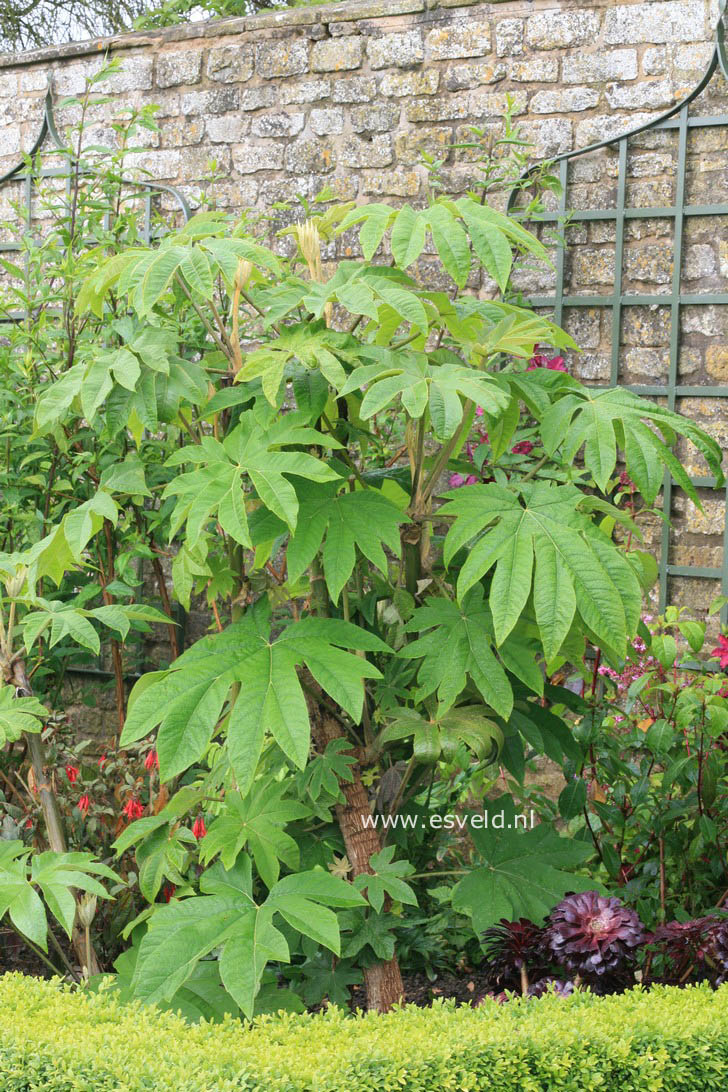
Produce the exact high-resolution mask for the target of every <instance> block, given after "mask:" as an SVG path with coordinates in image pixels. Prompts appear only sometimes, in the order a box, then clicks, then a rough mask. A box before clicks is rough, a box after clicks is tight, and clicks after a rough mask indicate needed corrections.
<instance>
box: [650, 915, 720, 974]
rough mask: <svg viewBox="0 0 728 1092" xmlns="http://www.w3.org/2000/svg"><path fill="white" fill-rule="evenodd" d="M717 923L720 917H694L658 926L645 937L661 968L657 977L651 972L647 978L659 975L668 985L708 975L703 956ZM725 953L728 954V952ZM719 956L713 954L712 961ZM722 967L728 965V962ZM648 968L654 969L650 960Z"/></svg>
mask: <svg viewBox="0 0 728 1092" xmlns="http://www.w3.org/2000/svg"><path fill="white" fill-rule="evenodd" d="M720 924H721V921H720V918H716V917H705V918H694V919H693V920H692V921H668V922H667V923H666V924H665V925H658V927H657V929H655V931H654V933H653V934H652V935H651V936H650V937H649V938H648V943H649V944H650V946H651V947H652V948H653V949H654V952H655V954H656V955H657V956H658V957H661V959H662V968H661V973H660V974H659V976H655V975H654V974H651V975H650V978H651V979H653V980H654V978H655V977H659V979H660V981H662V982H665V983H667V984H668V985H672V986H679V985H683V984H684V983H685V982H688V981H691V982H696V981H699V980H700V979H703V978H710V977H712V976H711V971H710V967H709V965H708V963H707V962H706V955H707V954H708V953H709V952H710V950H711V940H710V938H711V932H712V929H713V928H714V927H715V926H718V925H720ZM716 939H718V940H719V939H720V938H716ZM716 954H717V953H716ZM725 955H726V957H728V951H726V952H725ZM719 958H720V957H719V956H717V958H716V962H717V961H718V960H719ZM726 966H727V967H728V963H727V964H726ZM651 970H653V971H654V963H652V964H651Z"/></svg>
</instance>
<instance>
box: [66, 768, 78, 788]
mask: <svg viewBox="0 0 728 1092" xmlns="http://www.w3.org/2000/svg"><path fill="white" fill-rule="evenodd" d="M66 777H67V778H68V780H69V781H70V782H71V784H72V785H74V784H75V783H76V779H77V777H78V766H66Z"/></svg>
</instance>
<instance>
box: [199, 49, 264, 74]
mask: <svg viewBox="0 0 728 1092" xmlns="http://www.w3.org/2000/svg"><path fill="white" fill-rule="evenodd" d="M254 70H255V62H254V55H253V49H252V47H251V46H249V45H227V46H216V47H215V48H214V49H211V50H210V54H209V56H208V58H207V75H208V76H209V77H210V79H211V80H214V81H215V83H246V82H247V80H249V79H250V77H251V76H252V75H253V72H254Z"/></svg>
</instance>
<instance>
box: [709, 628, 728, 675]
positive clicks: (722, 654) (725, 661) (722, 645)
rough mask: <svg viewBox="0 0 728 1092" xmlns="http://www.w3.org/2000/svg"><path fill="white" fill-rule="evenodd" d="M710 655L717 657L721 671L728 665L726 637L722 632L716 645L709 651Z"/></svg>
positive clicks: (727, 640)
mask: <svg viewBox="0 0 728 1092" xmlns="http://www.w3.org/2000/svg"><path fill="white" fill-rule="evenodd" d="M711 656H717V657H718V659H719V660H720V668H721V671H725V669H726V668H727V667H728V637H724V636H723V634H721V635H720V637H719V638H718V645H717V647H716V648H714V649H713V651H712V652H711Z"/></svg>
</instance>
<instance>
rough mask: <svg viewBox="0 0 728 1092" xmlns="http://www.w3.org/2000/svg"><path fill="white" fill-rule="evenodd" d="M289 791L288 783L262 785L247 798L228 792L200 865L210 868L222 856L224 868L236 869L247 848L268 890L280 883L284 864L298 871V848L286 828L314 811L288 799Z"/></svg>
mask: <svg viewBox="0 0 728 1092" xmlns="http://www.w3.org/2000/svg"><path fill="white" fill-rule="evenodd" d="M288 789H289V785H288V784H287V783H285V782H274V783H273V784H268V783H266V782H261V783H258V784H256V785H254V786H253V788H252V789H251V791H250V793H249V794H248V795H247V796H246V797H243V796H241V794H240V793H239V792H227V793H226V794H225V801H224V804H223V808H222V811H221V812H220V814H219V815H218V816H217V817H216V818H215V819H214V820H213V821H212V823H211V824H210V829H209V830H208V832H207V834H206V835H205V837H204V838H203V840H202V843H201V845H200V861H201V862H202V863H203V864H207V863H208V862H209V861H211V860H212V859H213V858H214V857H216V856H217V855H218V854H219V855H220V860H221V861H222V863H223V867H224V868H232V866H233V864H234V863H235V861H236V859H237V856H238V854H239V853H240V851H241V850H242V849H243V848H245V847H246V846H247V847H248V850H249V852H250V853H251V854H252V857H253V860H254V861H255V867H256V868H257V870H258V874H259V875H260V877H261V879H262V880H263V882H264V883H265V884H266V885H267V886H268V887H272V886H273V884H274V883H275V882H276V881H277V879H278V876H279V872H280V862H283V864H285V865H287V867H288V868H291V869H296V868H298V844H297V843H296V842H295V841H294V839H293V838H291V836H290V835H289V834H286V832H285V830H283V827H285V826H286V824H287V823H291V822H293V821H294V820H295V819H305V818H306V817H307V816H309V815H310V814H311V809H310V808H308V807H306V805H305V804H301V803H300V802H299V801H297V800H293V799H290V798H288V799H284V798H285V797H286V794H287V792H288Z"/></svg>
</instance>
